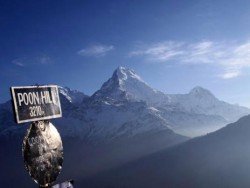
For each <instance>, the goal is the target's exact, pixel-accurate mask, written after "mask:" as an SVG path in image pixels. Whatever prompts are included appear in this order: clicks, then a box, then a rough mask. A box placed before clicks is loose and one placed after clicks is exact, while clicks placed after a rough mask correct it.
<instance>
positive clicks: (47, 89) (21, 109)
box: [11, 85, 62, 123]
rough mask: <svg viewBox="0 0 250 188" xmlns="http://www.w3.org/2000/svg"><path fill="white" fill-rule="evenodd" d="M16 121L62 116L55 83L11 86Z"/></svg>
mask: <svg viewBox="0 0 250 188" xmlns="http://www.w3.org/2000/svg"><path fill="white" fill-rule="evenodd" d="M11 93H12V98H13V102H14V108H15V114H16V121H17V123H25V122H30V121H39V120H47V119H52V118H59V117H62V111H61V104H60V99H59V94H58V88H57V86H55V85H47V86H24V87H11Z"/></svg>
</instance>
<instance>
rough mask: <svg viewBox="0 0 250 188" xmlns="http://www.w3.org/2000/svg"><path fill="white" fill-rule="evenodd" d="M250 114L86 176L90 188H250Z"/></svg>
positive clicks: (86, 184)
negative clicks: (195, 136) (110, 168)
mask: <svg viewBox="0 0 250 188" xmlns="http://www.w3.org/2000/svg"><path fill="white" fill-rule="evenodd" d="M249 144H250V116H249V115H248V116H245V117H243V118H241V119H239V120H238V121H237V122H235V123H232V124H229V125H227V126H226V127H224V128H222V129H220V130H218V131H216V132H214V133H210V134H208V135H206V136H203V137H198V138H194V139H191V140H189V141H187V142H185V143H182V144H180V145H177V146H174V147H173V148H170V149H165V150H162V151H160V152H156V153H154V154H151V155H148V156H146V157H143V158H140V159H138V160H135V161H133V162H129V163H127V164H126V165H123V166H121V167H119V168H115V169H113V170H109V171H105V172H102V173H100V174H98V175H96V176H93V177H92V178H88V179H82V181H81V182H79V185H83V182H84V185H85V186H87V187H93V188H98V187H124V188H126V187H138V188H140V187H146V188H147V187H148V188H149V187H150V188H151V187H160V188H161V187H175V188H189V187H190V188H196V187H197V188H198V187H199V188H209V187H214V188H234V187H242V188H247V187H249V184H250V174H249V171H250V149H249Z"/></svg>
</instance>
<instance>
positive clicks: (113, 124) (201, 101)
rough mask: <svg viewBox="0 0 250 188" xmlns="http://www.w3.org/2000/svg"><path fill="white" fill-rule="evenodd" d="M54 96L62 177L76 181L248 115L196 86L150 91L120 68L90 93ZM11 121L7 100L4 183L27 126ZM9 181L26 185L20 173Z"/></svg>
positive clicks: (1, 115)
mask: <svg viewBox="0 0 250 188" xmlns="http://www.w3.org/2000/svg"><path fill="white" fill-rule="evenodd" d="M60 99H61V104H62V111H63V118H59V119H55V120H53V122H54V124H55V125H56V127H57V128H58V129H59V132H60V133H61V135H62V137H63V143H64V147H65V152H64V153H65V155H66V156H65V164H64V165H65V166H66V167H65V168H64V169H66V170H65V171H64V172H63V173H62V177H72V178H74V177H75V178H76V179H77V178H82V177H87V176H90V175H93V174H96V173H98V172H100V171H102V170H105V169H110V168H114V167H117V166H120V165H122V164H125V163H127V162H129V161H131V160H135V159H138V158H140V157H143V156H146V155H150V154H152V153H154V152H157V151H160V150H163V149H166V148H168V147H171V146H174V145H177V144H180V143H182V142H184V141H186V140H188V137H193V136H200V135H204V134H207V133H209V132H211V131H215V130H217V129H219V128H221V127H223V126H225V125H226V124H227V123H230V122H233V121H236V120H237V119H238V118H240V117H242V116H244V115H247V114H250V110H249V109H248V108H245V107H241V106H237V105H231V104H228V103H226V102H223V101H220V100H218V99H217V98H215V96H214V95H213V94H211V92H209V91H208V90H206V89H203V88H201V87H195V88H194V89H192V90H191V91H190V93H188V94H175V95H174V94H165V93H163V92H160V91H157V90H154V89H152V88H151V87H150V86H149V85H148V84H147V83H145V82H144V81H143V80H142V78H140V76H138V75H137V74H136V73H135V71H133V70H131V69H128V68H124V67H119V68H117V69H116V70H115V71H114V73H113V75H112V77H111V78H110V79H109V80H108V81H106V82H105V83H104V84H103V85H102V87H101V88H100V90H98V91H96V92H95V93H94V94H93V95H92V96H87V95H85V94H84V93H82V92H79V91H76V90H71V89H69V88H67V87H60ZM13 119H14V118H13V110H12V106H11V101H7V102H6V103H4V104H1V105H0V162H1V164H2V163H3V164H4V165H3V167H2V169H4V171H5V173H0V184H1V185H6V186H7V187H11V186H12V183H13V182H12V181H10V179H8V177H10V176H11V173H12V170H13V169H14V168H16V169H20V168H23V166H22V158H21V155H20V147H18V146H21V143H22V139H23V136H24V133H25V130H26V129H27V124H25V125H16V124H15V122H14V121H13ZM16 156H18V158H16ZM6 161H9V162H10V161H11V162H10V163H8V162H6ZM20 170H21V169H20ZM20 177H22V178H20ZM12 179H15V181H16V182H19V183H20V184H22V185H25V186H26V187H29V186H30V184H29V183H27V182H26V179H25V176H23V174H18V175H16V177H13V178H12ZM26 183H27V184H26ZM10 185H11V186H10Z"/></svg>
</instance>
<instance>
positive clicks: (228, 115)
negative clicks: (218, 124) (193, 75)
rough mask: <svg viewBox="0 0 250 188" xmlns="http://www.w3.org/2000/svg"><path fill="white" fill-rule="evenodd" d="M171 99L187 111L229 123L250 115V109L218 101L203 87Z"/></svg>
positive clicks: (173, 96)
mask: <svg viewBox="0 0 250 188" xmlns="http://www.w3.org/2000/svg"><path fill="white" fill-rule="evenodd" d="M171 99H172V100H171V101H172V102H173V103H174V104H176V105H179V106H180V107H181V108H183V109H184V110H185V111H188V112H191V113H196V114H206V115H218V116H221V117H223V118H224V119H226V120H227V121H228V122H233V121H236V120H238V119H239V118H240V117H242V116H244V115H247V114H249V113H250V110H249V109H248V108H245V107H242V106H238V105H232V104H228V103H226V102H224V101H220V100H218V99H217V98H216V97H215V96H214V95H213V94H212V93H211V92H210V91H208V90H207V89H204V88H202V87H195V88H193V89H192V90H191V91H190V92H189V93H188V94H182V95H171Z"/></svg>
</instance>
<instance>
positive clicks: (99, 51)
mask: <svg viewBox="0 0 250 188" xmlns="http://www.w3.org/2000/svg"><path fill="white" fill-rule="evenodd" d="M112 50H114V46H113V45H101V44H99V45H93V46H89V47H87V48H84V49H81V50H79V51H78V52H77V53H78V54H79V55H81V56H91V57H100V56H105V55H106V54H107V53H108V52H110V51H112Z"/></svg>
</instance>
